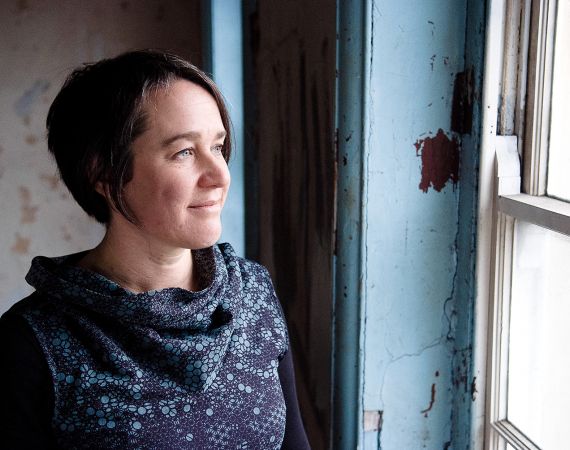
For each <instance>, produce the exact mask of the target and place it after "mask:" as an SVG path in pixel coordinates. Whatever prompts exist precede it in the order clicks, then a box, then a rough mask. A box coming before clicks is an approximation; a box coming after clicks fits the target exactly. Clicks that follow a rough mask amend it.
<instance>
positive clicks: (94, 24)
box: [0, 0, 201, 313]
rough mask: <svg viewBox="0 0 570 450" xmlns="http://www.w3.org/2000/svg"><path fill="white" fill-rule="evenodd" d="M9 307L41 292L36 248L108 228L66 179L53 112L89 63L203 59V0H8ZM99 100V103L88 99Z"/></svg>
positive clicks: (1, 211) (5, 171)
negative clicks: (53, 154) (148, 57)
mask: <svg viewBox="0 0 570 450" xmlns="http://www.w3.org/2000/svg"><path fill="white" fill-rule="evenodd" d="M0 29H1V30H2V39H1V40H0V57H1V59H0V313H2V312H4V311H5V310H7V309H8V308H9V307H10V305H11V304H13V303H14V302H16V301H17V300H19V299H21V298H22V297H23V296H25V295H26V294H28V293H29V292H31V288H30V287H29V286H28V285H27V284H26V282H25V281H24V276H25V274H26V272H27V270H28V268H29V266H30V261H31V259H32V258H33V256H36V255H46V256H56V255H63V254H69V253H73V252H77V251H80V250H84V249H87V248H91V247H92V246H94V245H95V244H96V243H97V242H98V240H99V239H100V238H101V237H102V232H103V229H102V227H101V226H100V225H98V224H97V223H96V222H95V221H94V220H92V219H89V218H88V217H87V215H86V214H85V213H84V212H83V210H82V209H81V208H80V207H79V206H78V205H77V204H75V202H74V201H73V199H72V198H71V195H70V194H69V193H68V192H67V190H66V188H65V186H64V185H63V184H62V183H61V182H60V181H59V178H58V175H57V169H56V167H55V164H54V163H53V161H52V160H51V158H50V156H49V154H48V151H47V145H46V139H45V117H46V114H47V111H48V108H49V105H50V104H51V101H52V100H53V98H54V97H55V95H56V94H57V92H58V90H59V88H60V87H61V84H62V83H63V80H64V79H65V77H66V75H67V74H68V73H69V72H70V71H71V70H72V69H73V68H75V67H76V66H78V65H80V64H81V63H83V62H89V61H95V60H98V59H101V58H103V57H109V56H114V55H116V54H118V53H120V52H122V51H125V50H128V49H135V48H148V47H154V48H164V49H169V50H172V51H174V52H176V53H178V54H180V55H181V56H184V57H186V58H189V59H190V60H191V61H193V62H195V63H196V64H198V65H200V64H201V61H200V48H201V42H200V12H199V1H187V0H164V1H157V0H133V1H130V2H129V1H108V0H90V1H89V2H87V1H83V2H79V1H72V0H65V1H62V0H58V1H56V0H49V1H48V0H43V1H40V0H37V1H33V0H19V1H17V0H14V1H2V2H0ZM85 107H86V108H87V107H89V105H85Z"/></svg>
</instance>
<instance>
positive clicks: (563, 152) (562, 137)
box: [546, 0, 570, 201]
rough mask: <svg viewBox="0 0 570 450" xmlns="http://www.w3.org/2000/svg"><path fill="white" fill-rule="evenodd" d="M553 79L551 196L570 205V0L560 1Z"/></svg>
mask: <svg viewBox="0 0 570 450" xmlns="http://www.w3.org/2000/svg"><path fill="white" fill-rule="evenodd" d="M554 45H555V47H554V75H553V79H552V109H551V116H550V145H549V157H548V158H549V160H548V182H547V188H546V190H547V192H548V195H552V196H554V197H558V198H562V199H564V200H569V201H570V177H569V176H568V174H569V173H570V148H569V146H570V139H568V131H570V83H569V82H568V80H570V0H558V10H557V14H556V35H555V44H554Z"/></svg>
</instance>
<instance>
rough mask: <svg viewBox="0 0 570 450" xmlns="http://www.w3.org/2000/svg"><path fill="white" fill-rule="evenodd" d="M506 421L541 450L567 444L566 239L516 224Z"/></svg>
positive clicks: (569, 250) (569, 331)
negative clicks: (541, 449)
mask: <svg viewBox="0 0 570 450" xmlns="http://www.w3.org/2000/svg"><path fill="white" fill-rule="evenodd" d="M514 251H515V255H514V266H513V290H512V298H511V310H510V311H511V314H510V336H509V387H508V404H507V416H508V419H509V421H510V422H511V423H513V424H514V425H515V426H516V427H517V428H518V429H519V430H521V431H522V432H523V433H525V434H526V435H527V436H528V437H529V438H530V439H531V440H532V441H534V442H535V443H536V444H537V445H538V446H539V447H541V448H545V449H562V448H569V447H568V442H570V428H569V426H568V424H569V423H570V412H569V411H570V410H569V409H568V405H570V382H569V380H570V237H568V236H564V235H561V234H558V233H554V232H552V231H549V230H547V229H545V228H541V227H538V226H536V225H532V224H529V223H525V222H521V221H517V223H516V228H515V250H514Z"/></svg>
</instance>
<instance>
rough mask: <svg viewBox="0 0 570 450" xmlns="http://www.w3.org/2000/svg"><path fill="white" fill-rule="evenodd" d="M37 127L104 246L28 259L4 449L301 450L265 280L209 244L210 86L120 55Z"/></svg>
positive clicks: (222, 132) (225, 130) (215, 147)
mask: <svg viewBox="0 0 570 450" xmlns="http://www.w3.org/2000/svg"><path fill="white" fill-rule="evenodd" d="M47 129H48V147H49V150H50V152H51V153H52V154H53V155H54V156H55V159H56V162H57V165H58V168H59V171H60V174H61V177H62V179H63V181H64V182H65V184H66V185H67V187H68V188H69V190H70V191H71V193H72V194H73V197H74V198H75V199H76V201H77V202H78V203H79V205H81V207H82V208H83V209H84V210H85V211H86V212H87V213H88V214H89V215H91V216H93V217H95V218H96V219H97V220H98V221H99V222H102V223H104V224H105V225H106V234H105V237H104V238H103V241H102V242H101V243H100V244H99V245H98V246H97V247H96V248H94V249H92V250H90V251H86V252H82V253H79V254H75V255H69V256H64V257H60V258H53V259H49V258H45V257H37V258H34V260H33V262H32V267H31V269H30V271H29V273H28V275H27V277H26V280H27V281H28V282H29V283H30V284H31V285H32V286H33V287H34V288H35V289H36V291H35V292H34V293H33V294H32V295H31V296H29V297H28V298H26V299H24V300H22V301H20V302H18V303H17V304H16V305H14V306H13V307H12V308H11V309H10V310H9V311H8V312H7V313H6V314H5V315H4V316H3V317H2V319H1V321H0V324H1V326H0V330H1V337H2V341H1V342H2V343H3V346H2V350H1V351H2V355H1V358H2V361H3V367H4V370H3V371H2V384H1V386H2V387H3V394H2V399H3V403H2V404H3V406H2V423H3V430H4V431H3V433H2V434H3V435H4V439H8V442H9V444H8V448H45V447H57V448H89V447H91V448H121V449H130V448H154V449H167V448H216V449H217V448H248V449H270V448H295V449H302V448H308V444H307V440H306V436H305V432H304V429H303V426H302V423H301V421H300V416H299V411H298V405H297V398H296V393H295V387H294V376H293V368H292V360H291V352H290V351H289V341H288V335H287V328H286V324H285V320H284V318H283V314H282V310H281V307H280V305H279V302H278V300H277V298H276V296H275V293H274V290H273V287H272V284H271V280H270V278H269V275H268V273H267V270H266V269H265V268H263V267H262V266H260V265H259V264H256V263H253V262H250V261H247V260H244V259H242V258H238V257H237V256H236V255H235V254H234V252H233V250H232V248H231V247H230V246H229V245H228V244H220V245H215V242H216V241H217V240H218V238H219V237H220V232H221V222H220V213H221V210H222V207H223V205H224V201H225V199H226V194H227V191H228V187H229V184H230V176H229V172H228V167H227V160H228V158H229V155H230V151H231V135H230V130H231V126H230V120H229V116H228V113H227V110H226V107H225V105H224V102H223V99H222V96H221V94H220V92H219V91H218V89H217V87H216V86H215V85H214V83H213V82H212V81H211V80H210V79H209V78H208V77H207V76H206V75H205V74H204V73H203V72H201V71H200V70H199V69H197V68H196V67H194V66H192V65H191V64H189V63H187V62H186V61H183V60H181V59H180V58H178V57H176V56H174V55H171V54H166V53H161V52H155V51H138V52H130V53H126V54H123V55H120V56H118V57H116V58H113V59H108V60H103V61H100V62H98V63H96V64H92V65H86V66H84V67H82V68H79V69H77V70H75V71H74V72H73V73H72V74H71V75H70V77H69V78H68V79H67V81H66V83H65V84H64V86H63V88H62V89H61V91H60V93H59V94H58V96H57V97H56V99H55V100H54V102H53V104H52V106H51V108H50V111H49V114H48V118H47ZM4 444H5V442H4Z"/></svg>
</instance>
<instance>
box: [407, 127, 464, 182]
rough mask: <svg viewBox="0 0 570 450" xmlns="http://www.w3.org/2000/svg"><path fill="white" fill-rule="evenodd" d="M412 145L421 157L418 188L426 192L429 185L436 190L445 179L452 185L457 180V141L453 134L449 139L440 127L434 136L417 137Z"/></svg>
mask: <svg viewBox="0 0 570 450" xmlns="http://www.w3.org/2000/svg"><path fill="white" fill-rule="evenodd" d="M414 146H415V147H416V155H417V156H421V159H422V178H421V181H420V184H419V188H420V189H421V190H422V191H423V192H426V193H427V191H428V189H429V187H430V186H431V187H432V188H433V189H435V190H436V191H437V192H441V190H442V189H443V188H444V186H445V185H446V183H447V181H451V182H452V183H453V187H454V188H455V185H456V184H457V182H458V181H459V142H458V140H457V138H456V137H455V136H453V138H452V139H449V137H447V135H446V134H445V133H444V131H443V130H442V129H441V128H440V129H439V130H438V132H437V134H436V135H435V136H434V137H427V138H424V139H418V140H417V141H416V142H415V144H414Z"/></svg>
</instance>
